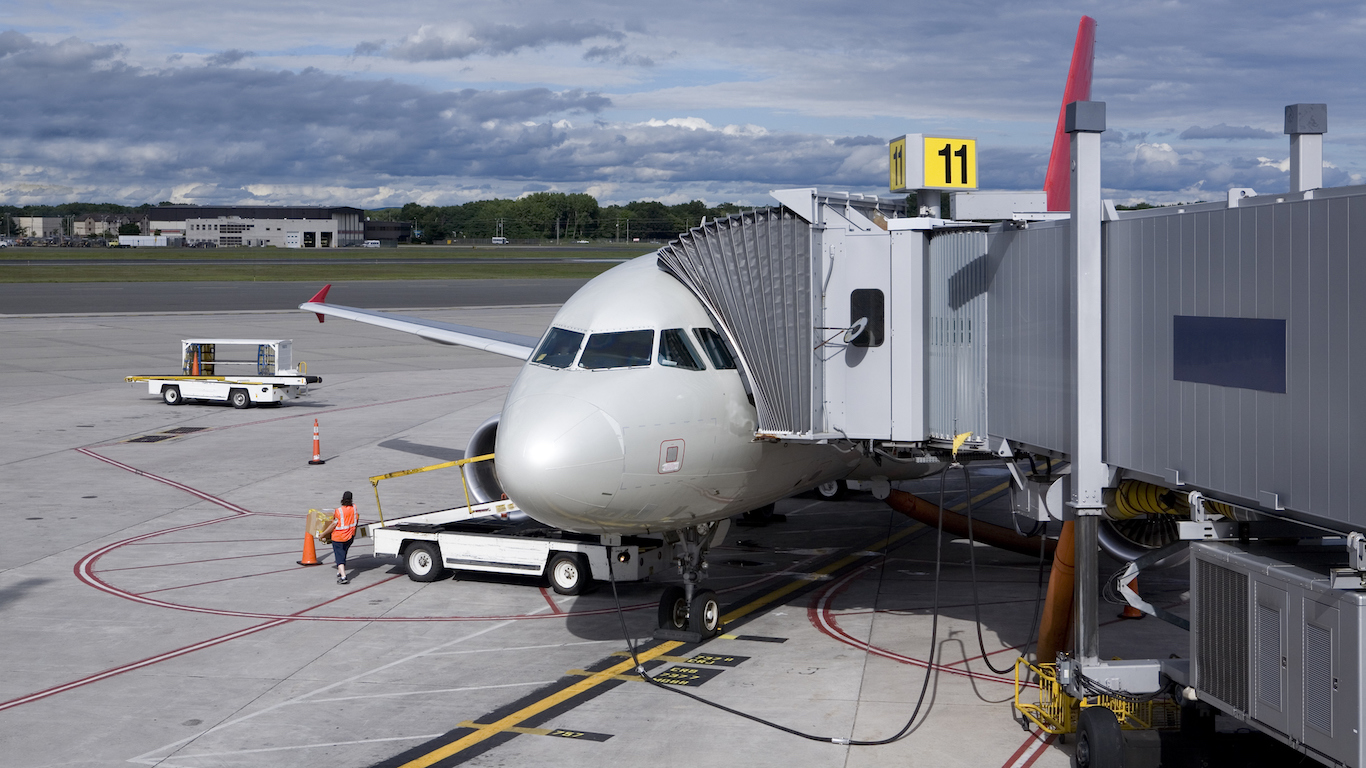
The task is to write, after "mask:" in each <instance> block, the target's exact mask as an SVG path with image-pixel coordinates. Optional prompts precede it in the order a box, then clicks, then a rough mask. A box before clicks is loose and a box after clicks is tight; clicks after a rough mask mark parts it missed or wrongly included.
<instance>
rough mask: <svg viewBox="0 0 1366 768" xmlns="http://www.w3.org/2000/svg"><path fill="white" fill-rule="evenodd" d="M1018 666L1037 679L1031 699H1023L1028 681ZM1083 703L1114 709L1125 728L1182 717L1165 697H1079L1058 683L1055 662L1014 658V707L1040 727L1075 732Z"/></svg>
mask: <svg viewBox="0 0 1366 768" xmlns="http://www.w3.org/2000/svg"><path fill="white" fill-rule="evenodd" d="M1021 667H1024V668H1025V669H1027V670H1028V671H1029V672H1032V673H1033V675H1034V677H1035V678H1036V679H1037V680H1038V685H1039V687H1038V695H1037V696H1036V697H1035V698H1036V700H1035V701H1033V702H1026V701H1023V700H1022V699H1023V696H1022V693H1023V691H1024V689H1025V688H1026V687H1027V686H1028V681H1027V680H1022V679H1021V674H1020V668H1021ZM1083 707H1105V708H1106V709H1108V710H1110V711H1111V712H1114V713H1115V719H1116V720H1118V721H1119V726H1120V727H1121V728H1123V729H1124V730H1126V731H1146V730H1151V729H1154V728H1175V727H1177V726H1178V725H1179V724H1180V720H1181V711H1180V708H1179V707H1178V706H1177V705H1176V704H1175V703H1174V702H1172V701H1170V700H1168V699H1152V700H1149V701H1132V700H1128V699H1121V698H1117V697H1114V696H1104V695H1097V696H1087V697H1086V698H1084V699H1081V700H1080V701H1079V700H1077V699H1074V698H1072V697H1071V696H1068V695H1067V693H1066V692H1065V691H1064V690H1063V689H1062V686H1061V685H1059V684H1058V665H1057V664H1047V663H1045V664H1030V663H1029V662H1028V661H1027V660H1025V659H1024V658H1019V659H1016V661H1015V709H1016V711H1018V712H1019V713H1020V714H1021V715H1023V716H1024V717H1025V718H1027V719H1028V720H1029V721H1030V722H1032V723H1034V724H1035V725H1037V726H1039V728H1040V729H1041V730H1043V731H1045V732H1047V733H1054V734H1057V733H1076V731H1077V717H1078V715H1079V714H1080V712H1081V710H1082V708H1083Z"/></svg>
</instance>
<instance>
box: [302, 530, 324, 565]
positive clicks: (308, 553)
mask: <svg viewBox="0 0 1366 768" xmlns="http://www.w3.org/2000/svg"><path fill="white" fill-rule="evenodd" d="M303 558H304V559H302V560H300V561H299V565H322V563H320V562H318V552H317V551H316V550H315V549H313V537H312V536H310V535H308V534H306V533H305V534H304V555H303Z"/></svg>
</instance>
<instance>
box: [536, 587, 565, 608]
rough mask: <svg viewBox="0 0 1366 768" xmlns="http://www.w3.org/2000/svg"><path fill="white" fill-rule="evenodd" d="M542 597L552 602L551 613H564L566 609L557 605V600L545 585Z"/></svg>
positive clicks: (542, 588) (542, 589)
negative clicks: (561, 608)
mask: <svg viewBox="0 0 1366 768" xmlns="http://www.w3.org/2000/svg"><path fill="white" fill-rule="evenodd" d="M541 597H544V598H545V601H546V602H547V603H549V604H550V611H551V613H557V614H560V613H564V611H562V610H560V606H559V605H556V603H555V600H554V599H553V598H552V597H551V596H550V591H549V590H547V589H546V588H545V587H541Z"/></svg>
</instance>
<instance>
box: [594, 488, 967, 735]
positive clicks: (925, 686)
mask: <svg viewBox="0 0 1366 768" xmlns="http://www.w3.org/2000/svg"><path fill="white" fill-rule="evenodd" d="M947 475H948V472H947V471H944V472H942V473H941V475H940V478H939V535H938V536H937V537H936V538H935V544H934V620H933V622H932V623H931V625H930V655H929V659H928V660H927V662H926V664H925V677H924V680H923V681H922V682H921V684H920V695H919V697H918V698H917V699H916V702H915V709H914V710H912V711H911V716H910V718H909V719H908V720H907V721H906V724H905V725H903V726H902V727H901V730H899V731H897V732H896V733H895V734H893V735H892V736H889V737H887V738H885V739H876V740H871V741H867V740H862V739H843V738H839V737H832V736H816V735H815V734H810V733H806V732H804V731H799V730H797V729H795V728H789V727H787V726H785V725H780V724H778V723H775V722H773V721H772V720H765V719H764V718H762V717H759V716H757V715H751V714H749V713H748V712H741V711H740V710H738V709H733V708H731V707H727V706H726V705H724V704H718V703H716V702H714V701H708V700H707V699H704V698H702V697H701V696H698V695H696V694H694V693H692V692H690V691H686V690H683V689H682V688H679V687H678V686H673V685H665V684H664V683H661V682H659V681H658V680H655V679H654V678H652V677H650V675H649V674H648V673H646V671H645V668H644V667H643V666H641V663H640V659H639V657H638V656H637V655H636V646H635V642H634V641H632V639H631V633H630V631H629V630H627V628H626V614H625V612H624V611H623V610H622V609H621V598H620V597H618V596H617V579H616V573H615V572H614V569H613V568H612V560H613V558H612V548H611V547H610V546H609V547H607V577H608V581H609V582H611V584H612V600H613V601H614V602H615V603H616V607H617V618H618V619H620V621H621V633H622V635H623V636H624V637H625V638H626V647H627V648H629V649H630V651H631V661H632V662H634V663H635V665H636V674H638V675H640V677H641V678H642V679H643V680H644V681H645V682H647V683H649V684H651V685H653V686H655V687H657V688H663V689H664V690H667V691H671V692H673V693H677V694H679V695H682V696H686V697H688V698H690V699H692V700H693V701H696V702H699V703H702V704H706V705H707V706H709V707H715V708H716V709H719V710H721V711H722V712H727V713H729V714H732V715H737V716H739V717H743V718H744V719H746V720H749V721H751V722H755V723H758V724H760V725H766V726H768V727H769V728H774V729H777V730H779V731H782V732H783V733H789V734H791V735H793V736H797V737H800V738H803V739H807V740H809V741H823V742H827V743H830V744H842V745H846V746H854V747H877V746H882V745H885V744H891V743H893V742H896V741H900V740H901V739H903V738H905V737H906V734H908V733H910V730H911V726H912V725H913V724H914V723H915V721H916V718H917V717H919V716H920V710H921V708H922V707H923V706H924V704H925V694H926V693H927V692H928V691H929V688H930V677H931V676H932V675H933V674H934V657H935V650H936V647H937V646H938V644H939V571H940V566H941V565H942V563H943V549H944V480H945V477H946V476H947ZM883 570H884V571H885V570H886V565H885V560H884V565H883Z"/></svg>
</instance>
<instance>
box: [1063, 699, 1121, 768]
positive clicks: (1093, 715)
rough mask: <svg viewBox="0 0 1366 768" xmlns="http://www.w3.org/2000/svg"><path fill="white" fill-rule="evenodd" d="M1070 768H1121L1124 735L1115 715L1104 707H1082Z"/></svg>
mask: <svg viewBox="0 0 1366 768" xmlns="http://www.w3.org/2000/svg"><path fill="white" fill-rule="evenodd" d="M1072 765H1073V768H1123V766H1124V733H1123V731H1121V730H1120V729H1119V721H1118V720H1116V719H1115V713H1114V712H1111V711H1110V710H1108V709H1106V708H1105V707H1082V710H1081V717H1079V718H1078V719H1077V749H1076V752H1074V753H1073V754H1072Z"/></svg>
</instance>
